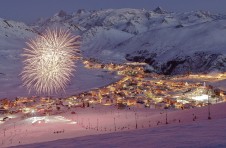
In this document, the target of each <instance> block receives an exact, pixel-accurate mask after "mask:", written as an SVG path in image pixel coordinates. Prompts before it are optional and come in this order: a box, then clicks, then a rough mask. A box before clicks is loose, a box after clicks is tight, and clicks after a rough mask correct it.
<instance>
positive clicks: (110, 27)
mask: <svg viewBox="0 0 226 148" xmlns="http://www.w3.org/2000/svg"><path fill="white" fill-rule="evenodd" d="M225 24H226V17H225V16H224V15H220V14H212V13H210V12H204V11H194V12H186V13H174V12H168V11H166V10H163V9H162V8H160V7H158V8H156V9H155V10H152V11H149V10H144V9H142V10H141V9H129V8H125V9H107V10H96V11H87V10H78V11H77V12H74V13H72V14H67V13H66V12H64V11H60V12H59V13H57V14H55V15H54V16H53V17H51V18H48V19H40V20H39V21H38V22H36V23H35V24H34V25H32V26H28V25H26V24H24V23H21V22H15V21H10V20H5V19H0V84H1V87H0V94H1V96H5V95H6V92H7V93H8V94H12V95H13V96H15V94H17V93H18V94H21V93H22V94H24V93H25V92H26V91H25V90H24V88H22V87H21V80H20V77H19V74H20V72H21V68H22V62H21V57H20V54H21V53H22V48H24V47H25V42H26V41H27V39H29V38H32V37H34V36H35V35H37V33H38V32H41V31H42V30H44V29H45V28H46V27H53V26H60V27H65V28H69V29H71V30H72V31H73V32H74V33H75V34H79V35H81V36H82V47H81V50H82V54H83V56H85V57H91V58H95V59H98V60H99V61H103V62H115V63H118V62H127V61H138V62H146V63H148V64H149V65H150V67H151V68H150V69H152V70H154V71H156V72H159V73H164V74H178V73H187V72H190V71H191V72H211V71H225V70H226V64H225V61H226V51H225V48H226V25H225ZM11 88H17V89H15V90H14V91H15V92H9V91H8V90H12V89H11ZM3 93H4V94H3Z"/></svg>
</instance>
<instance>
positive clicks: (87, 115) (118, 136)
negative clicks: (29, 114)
mask: <svg viewBox="0 0 226 148" xmlns="http://www.w3.org/2000/svg"><path fill="white" fill-rule="evenodd" d="M225 107H226V104H225V103H221V104H215V105H211V107H210V110H211V117H212V119H211V120H208V119H207V116H208V111H207V106H206V107H202V108H194V109H189V110H178V111H168V123H169V124H167V125H166V124H165V113H162V112H164V111H162V110H157V109H156V110H152V109H135V112H136V113H137V115H138V117H137V125H138V130H136V128H135V123H136V122H135V118H134V110H133V109H130V110H117V109H113V107H109V106H108V107H103V106H102V107H101V106H95V107H94V108H93V109H92V108H85V109H76V113H77V115H74V116H73V115H70V114H68V113H66V114H61V116H64V117H66V118H67V119H70V120H73V121H76V122H78V124H75V125H69V124H68V122H70V120H69V121H67V122H58V123H57V122H56V123H46V124H42V126H39V125H37V124H36V125H31V123H30V122H28V120H29V119H26V120H22V121H19V122H17V124H18V125H16V130H18V132H16V133H14V134H15V136H13V135H14V134H11V136H10V133H11V132H13V131H14V129H13V126H12V125H13V124H11V123H10V121H9V122H8V124H9V125H10V124H11V126H9V127H8V128H7V132H6V135H7V136H6V137H4V144H3V146H10V145H20V144H22V145H21V146H18V147H23V148H24V147H32V148H33V147H62V146H65V147H225V146H226V141H225V138H226V126H225V121H226V112H225V111H226V108H225ZM159 112H161V113H160V114H159ZM194 115H195V116H196V119H195V121H193V120H192V119H193V118H194ZM49 118H52V117H49ZM97 118H98V119H99V131H97V130H96V129H95V127H96V124H97V120H96V119H97ZM114 118H115V119H116V124H115V125H116V126H117V129H116V130H117V131H116V132H115V130H114ZM179 120H180V122H178V121H179ZM157 121H159V125H157V124H156V123H157ZM11 122H13V121H11ZM81 122H82V124H83V125H84V126H81ZM52 125H54V126H52ZM89 125H90V126H91V127H94V129H89V128H87V127H88V126H89ZM4 126H6V125H3V127H2V128H4ZM47 129H48V130H47ZM58 129H65V132H64V133H62V134H53V131H56V130H58ZM104 129H107V130H104ZM109 129H110V131H109ZM122 131H123V132H122ZM19 133H20V134H19ZM28 134H30V135H29V136H28ZM1 135H2V136H3V133H2V134H0V136H1ZM40 135H42V136H40ZM89 135H90V136H89ZM73 137H74V138H73ZM67 138H69V139H67ZM10 139H12V141H13V142H12V143H10ZM56 139H58V140H56ZM53 140H56V141H53ZM18 141H20V142H21V143H18ZM44 141H45V142H44ZM48 141H49V142H48ZM29 143H36V144H30V145H25V144H29Z"/></svg>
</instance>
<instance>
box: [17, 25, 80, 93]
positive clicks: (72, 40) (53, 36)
mask: <svg viewBox="0 0 226 148" xmlns="http://www.w3.org/2000/svg"><path fill="white" fill-rule="evenodd" d="M78 39H79V36H73V35H72V34H71V33H70V32H69V30H61V29H53V30H51V29H47V30H46V31H45V32H44V33H43V34H42V35H40V36H38V37H37V38H35V39H33V40H30V41H29V42H27V46H28V47H27V48H24V53H23V55H22V56H23V57H24V58H25V60H24V61H23V62H24V68H23V71H22V73H21V74H22V81H23V85H24V86H25V87H27V89H28V90H29V92H30V91H31V90H35V91H36V92H37V93H39V94H40V93H44V94H49V95H50V94H52V93H57V92H59V91H60V90H65V87H66V85H67V83H68V82H69V81H70V77H71V76H72V73H73V71H74V70H75V63H74V59H75V57H78V48H79V45H80V43H79V41H78Z"/></svg>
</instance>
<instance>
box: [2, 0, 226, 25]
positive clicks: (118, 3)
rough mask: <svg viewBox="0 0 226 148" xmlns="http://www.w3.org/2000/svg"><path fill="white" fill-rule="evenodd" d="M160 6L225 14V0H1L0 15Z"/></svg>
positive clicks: (23, 17)
mask: <svg viewBox="0 0 226 148" xmlns="http://www.w3.org/2000/svg"><path fill="white" fill-rule="evenodd" d="M157 6H161V7H163V8H164V9H166V10H169V11H179V12H182V11H192V10H208V11H211V12H216V13H224V14H226V0H1V2H0V17H1V18H6V19H11V20H17V21H24V22H27V23H31V22H33V21H35V20H37V19H38V18H40V17H44V18H45V17H50V16H52V15H54V14H55V13H56V12H58V11H59V10H65V11H66V12H69V13H71V12H74V11H76V10H78V9H83V8H84V9H88V10H94V9H101V8H104V9H106V8H125V7H126V8H145V9H150V10H152V9H154V8H156V7H157Z"/></svg>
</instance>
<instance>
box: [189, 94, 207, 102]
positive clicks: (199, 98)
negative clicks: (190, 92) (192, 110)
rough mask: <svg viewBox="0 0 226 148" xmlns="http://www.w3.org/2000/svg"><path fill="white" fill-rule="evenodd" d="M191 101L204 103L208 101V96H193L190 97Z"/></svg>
mask: <svg viewBox="0 0 226 148" xmlns="http://www.w3.org/2000/svg"><path fill="white" fill-rule="evenodd" d="M192 99H193V100H196V101H206V100H208V95H201V96H195V97H192Z"/></svg>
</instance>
